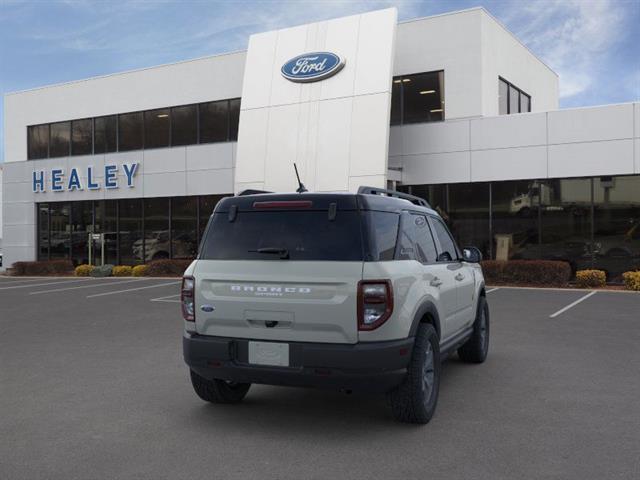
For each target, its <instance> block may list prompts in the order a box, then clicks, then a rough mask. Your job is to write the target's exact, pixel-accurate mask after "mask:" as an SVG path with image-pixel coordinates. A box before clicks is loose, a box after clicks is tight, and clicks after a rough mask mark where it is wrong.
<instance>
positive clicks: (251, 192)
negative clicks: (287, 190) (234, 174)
mask: <svg viewBox="0 0 640 480" xmlns="http://www.w3.org/2000/svg"><path fill="white" fill-rule="evenodd" d="M259 193H273V192H268V191H267V190H254V189H252V188H248V189H246V190H242V191H241V192H239V193H237V194H236V197H244V196H245V195H257V194H259Z"/></svg>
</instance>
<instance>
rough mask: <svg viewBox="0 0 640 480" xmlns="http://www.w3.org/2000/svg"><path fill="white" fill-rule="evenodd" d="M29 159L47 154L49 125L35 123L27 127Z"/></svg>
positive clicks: (44, 156)
mask: <svg viewBox="0 0 640 480" xmlns="http://www.w3.org/2000/svg"><path fill="white" fill-rule="evenodd" d="M27 135H28V147H29V153H28V155H29V160H34V159H37V158H47V157H48V156H49V125H35V126H33V127H29V128H28V129H27Z"/></svg>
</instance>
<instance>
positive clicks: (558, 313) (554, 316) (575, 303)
mask: <svg viewBox="0 0 640 480" xmlns="http://www.w3.org/2000/svg"><path fill="white" fill-rule="evenodd" d="M596 293H598V292H597V291H594V292H591V293H587V294H586V295H585V296H584V297H580V298H579V299H578V300H576V301H575V302H573V303H570V304H569V305H567V306H566V307H564V308H561V309H560V310H558V311H557V312H556V313H553V314H551V315H549V318H556V317H557V316H558V315H560V314H562V313H564V312H566V311H567V310H569V309H570V308H573V307H575V306H576V305H578V304H579V303H580V302H582V301H584V300H586V299H587V298H589V297H591V296H593V295H595V294H596Z"/></svg>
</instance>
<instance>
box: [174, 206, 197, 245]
mask: <svg viewBox="0 0 640 480" xmlns="http://www.w3.org/2000/svg"><path fill="white" fill-rule="evenodd" d="M197 211H198V198H197V197H175V198H172V199H171V254H172V258H195V256H196V254H197V252H198V217H197Z"/></svg>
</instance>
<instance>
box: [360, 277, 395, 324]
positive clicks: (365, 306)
mask: <svg viewBox="0 0 640 480" xmlns="http://www.w3.org/2000/svg"><path fill="white" fill-rule="evenodd" d="M392 312H393V287H392V286H391V281H390V280H362V281H360V282H359V283H358V330H374V329H376V328H378V327H379V326H380V325H382V324H383V323H384V322H386V321H387V320H388V319H389V317H390V316H391V313H392Z"/></svg>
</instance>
